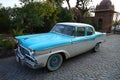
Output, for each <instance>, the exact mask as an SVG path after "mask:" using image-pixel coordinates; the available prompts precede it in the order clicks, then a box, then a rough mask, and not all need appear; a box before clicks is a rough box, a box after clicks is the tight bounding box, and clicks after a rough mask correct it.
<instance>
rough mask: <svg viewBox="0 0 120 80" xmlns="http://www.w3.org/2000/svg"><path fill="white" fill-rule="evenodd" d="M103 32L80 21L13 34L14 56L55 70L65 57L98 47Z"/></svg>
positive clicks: (33, 64)
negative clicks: (34, 31)
mask: <svg viewBox="0 0 120 80" xmlns="http://www.w3.org/2000/svg"><path fill="white" fill-rule="evenodd" d="M105 37H106V33H101V32H95V29H94V27H93V26H91V25H89V24H83V23H70V22H68V23H65V22H64V23H57V24H56V25H55V26H54V27H53V29H52V30H51V31H50V32H48V33H43V34H31V35H23V36H17V37H16V39H17V41H18V47H17V49H16V60H17V61H18V62H21V63H22V64H25V65H27V66H29V67H31V68H33V69H36V68H40V67H47V69H48V70H49V71H55V70H57V69H58V68H60V66H61V65H62V63H63V61H64V60H65V59H68V58H71V57H74V56H76V55H79V54H81V53H84V52H86V51H89V50H91V49H93V50H94V51H99V46H100V43H101V42H103V41H105Z"/></svg>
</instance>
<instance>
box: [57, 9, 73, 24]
mask: <svg viewBox="0 0 120 80" xmlns="http://www.w3.org/2000/svg"><path fill="white" fill-rule="evenodd" d="M57 21H58V22H71V21H72V15H71V13H70V12H69V10H68V9H67V8H60V12H59V13H58V20H57Z"/></svg>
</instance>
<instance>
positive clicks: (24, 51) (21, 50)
mask: <svg viewBox="0 0 120 80" xmlns="http://www.w3.org/2000/svg"><path fill="white" fill-rule="evenodd" d="M19 50H20V52H21V53H22V54H23V55H25V54H27V55H29V51H28V50H26V49H25V48H23V47H22V46H19Z"/></svg>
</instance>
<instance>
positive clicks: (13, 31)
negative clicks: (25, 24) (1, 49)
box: [11, 27, 24, 36]
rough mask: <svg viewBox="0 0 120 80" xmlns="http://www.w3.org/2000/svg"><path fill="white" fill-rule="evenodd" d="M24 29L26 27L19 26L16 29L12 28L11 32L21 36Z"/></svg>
mask: <svg viewBox="0 0 120 80" xmlns="http://www.w3.org/2000/svg"><path fill="white" fill-rule="evenodd" d="M23 31H24V29H20V28H19V27H17V28H16V29H12V31H11V34H12V35H13V36H19V35H23Z"/></svg>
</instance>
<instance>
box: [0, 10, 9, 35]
mask: <svg viewBox="0 0 120 80" xmlns="http://www.w3.org/2000/svg"><path fill="white" fill-rule="evenodd" d="M10 24H11V21H10V18H9V8H0V33H8V32H9V29H10Z"/></svg>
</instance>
